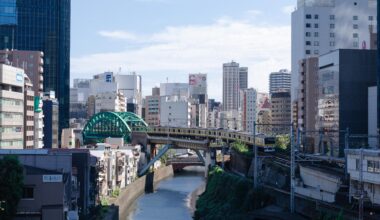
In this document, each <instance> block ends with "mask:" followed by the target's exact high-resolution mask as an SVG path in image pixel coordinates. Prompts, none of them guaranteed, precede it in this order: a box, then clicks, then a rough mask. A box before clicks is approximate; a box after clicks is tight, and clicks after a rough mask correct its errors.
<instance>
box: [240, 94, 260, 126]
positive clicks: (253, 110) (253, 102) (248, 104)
mask: <svg viewBox="0 0 380 220" xmlns="http://www.w3.org/2000/svg"><path fill="white" fill-rule="evenodd" d="M239 109H240V112H241V124H242V128H243V130H244V131H247V132H249V133H253V127H254V122H255V121H256V114H257V91H256V89H253V88H250V89H242V90H240V107H239Z"/></svg>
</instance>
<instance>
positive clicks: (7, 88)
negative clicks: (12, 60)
mask: <svg viewBox="0 0 380 220" xmlns="http://www.w3.org/2000/svg"><path fill="white" fill-rule="evenodd" d="M0 119H1V120H0V149H23V147H24V121H25V120H24V70H22V69H19V68H15V67H12V66H9V65H5V64H0Z"/></svg>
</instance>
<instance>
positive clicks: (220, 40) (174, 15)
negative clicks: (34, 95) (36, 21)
mask: <svg viewBox="0 0 380 220" xmlns="http://www.w3.org/2000/svg"><path fill="white" fill-rule="evenodd" d="M71 4H72V5H71V16H72V18H71V79H76V78H91V77H92V76H93V75H94V74H98V73H102V72H105V71H113V72H114V73H120V74H128V73H131V72H136V73H137V74H140V75H141V76H142V82H143V95H144V96H146V95H150V94H151V88H152V87H154V86H159V84H160V83H163V82H166V81H167V80H168V81H169V82H188V74H189V73H207V74H208V94H209V98H215V99H217V100H221V99H222V75H223V68H222V65H223V63H227V62H231V61H232V60H234V61H236V62H238V63H240V66H246V67H248V68H249V73H248V74H249V75H248V77H249V82H248V86H249V87H253V88H256V89H257V90H258V91H259V92H267V91H268V77H269V74H270V73H271V72H275V71H278V70H280V69H290V55H291V53H290V47H291V44H290V37H291V36H290V13H291V12H292V10H294V8H295V5H296V0H264V1H263V0H109V1H104V0H75V1H71Z"/></svg>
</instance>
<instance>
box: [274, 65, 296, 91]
mask: <svg viewBox="0 0 380 220" xmlns="http://www.w3.org/2000/svg"><path fill="white" fill-rule="evenodd" d="M290 88H291V75H290V72H289V71H288V70H286V69H282V70H280V71H278V72H272V73H271V74H270V75H269V93H270V94H272V93H274V92H279V91H282V92H283V91H290Z"/></svg>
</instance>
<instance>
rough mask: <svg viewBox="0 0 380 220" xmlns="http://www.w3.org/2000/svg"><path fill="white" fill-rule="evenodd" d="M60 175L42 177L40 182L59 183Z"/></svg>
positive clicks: (60, 180)
mask: <svg viewBox="0 0 380 220" xmlns="http://www.w3.org/2000/svg"><path fill="white" fill-rule="evenodd" d="M62 179H63V178H62V175H43V176H42V182H44V183H61V182H62Z"/></svg>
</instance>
